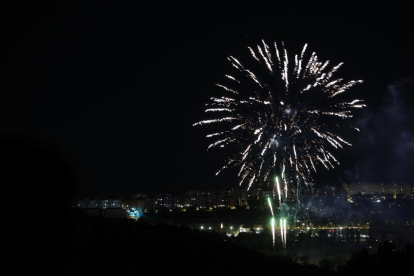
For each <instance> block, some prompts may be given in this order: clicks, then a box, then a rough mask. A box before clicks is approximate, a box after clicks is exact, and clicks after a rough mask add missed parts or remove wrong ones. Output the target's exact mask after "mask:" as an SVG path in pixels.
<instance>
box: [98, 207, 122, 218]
mask: <svg viewBox="0 0 414 276" xmlns="http://www.w3.org/2000/svg"><path fill="white" fill-rule="evenodd" d="M103 217H104V218H126V217H127V213H126V210H125V209H122V208H116V209H109V208H108V209H104V210H103Z"/></svg>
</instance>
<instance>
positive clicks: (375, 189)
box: [344, 183, 412, 197]
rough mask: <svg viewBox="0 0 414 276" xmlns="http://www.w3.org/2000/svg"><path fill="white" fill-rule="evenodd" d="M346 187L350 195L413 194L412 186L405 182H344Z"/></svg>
mask: <svg viewBox="0 0 414 276" xmlns="http://www.w3.org/2000/svg"><path fill="white" fill-rule="evenodd" d="M344 188H345V190H346V192H347V193H348V195H357V194H360V195H376V194H381V195H395V196H396V195H402V196H407V197H409V196H410V195H411V190H412V188H411V186H410V185H408V184H403V183H399V184H397V183H388V184H386V183H371V184H368V183H358V184H357V183H352V184H346V183H344Z"/></svg>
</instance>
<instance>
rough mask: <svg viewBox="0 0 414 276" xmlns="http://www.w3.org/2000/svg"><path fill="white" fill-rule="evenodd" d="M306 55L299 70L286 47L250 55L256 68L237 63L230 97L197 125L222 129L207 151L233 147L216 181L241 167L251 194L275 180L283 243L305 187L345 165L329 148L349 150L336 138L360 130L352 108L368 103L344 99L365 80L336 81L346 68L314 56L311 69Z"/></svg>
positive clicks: (298, 59) (217, 100)
mask: <svg viewBox="0 0 414 276" xmlns="http://www.w3.org/2000/svg"><path fill="white" fill-rule="evenodd" d="M280 46H281V47H280ZM306 48H307V45H306V44H305V46H304V47H303V50H302V52H301V54H300V55H295V57H294V62H289V59H288V53H287V51H286V49H285V47H284V44H283V42H282V44H281V45H277V44H276V42H275V43H274V44H273V46H272V45H271V46H269V45H267V44H266V43H265V42H264V41H262V45H257V49H256V50H255V49H253V48H250V47H249V48H248V49H249V51H250V53H251V55H252V57H253V59H252V60H251V62H250V63H249V66H245V65H243V64H242V63H241V62H240V61H239V60H238V59H236V58H235V57H232V56H230V57H229V58H228V60H229V61H230V62H231V64H232V65H233V67H234V68H235V72H234V74H232V75H226V78H227V82H226V84H217V86H218V87H220V88H222V89H224V91H225V93H226V95H224V96H222V97H212V98H211V99H210V100H211V101H210V102H209V103H207V104H206V106H207V109H206V110H205V111H206V112H209V113H210V114H212V115H211V117H212V118H210V119H208V120H203V121H200V122H198V123H195V124H194V125H204V124H216V125H217V124H219V125H217V129H218V131H217V130H216V131H215V132H214V133H211V134H208V135H207V137H208V138H212V139H215V141H214V142H213V143H211V144H210V145H209V146H208V150H209V149H211V148H215V147H219V148H224V147H232V150H231V151H228V158H227V160H226V161H225V165H224V166H223V167H222V168H221V169H220V170H219V171H218V172H217V174H219V173H220V172H221V171H222V170H224V169H226V168H229V167H240V169H239V172H238V175H239V177H240V183H239V184H240V186H242V185H247V189H250V188H251V187H252V185H263V184H265V183H267V184H269V183H271V180H272V179H275V182H274V183H272V184H273V189H274V191H275V192H277V198H278V199H279V207H280V215H281V217H282V218H283V220H281V229H283V230H282V233H281V235H282V239H284V240H286V219H285V218H284V217H285V215H287V213H288V209H289V208H288V207H287V204H286V202H287V201H288V198H289V200H290V201H295V200H296V202H297V207H298V208H297V209H296V213H297V211H298V210H299V207H300V196H299V193H300V185H301V183H302V182H304V183H305V185H307V184H308V183H310V182H311V181H312V175H311V174H312V173H311V172H312V171H314V172H316V167H317V166H318V164H321V165H323V166H324V167H325V168H326V169H328V170H329V168H334V164H335V163H336V164H339V162H338V161H337V159H336V158H335V157H334V156H333V154H332V153H331V151H330V148H336V149H337V148H342V147H343V145H344V144H345V145H350V143H348V142H347V141H345V140H344V139H343V138H341V137H340V136H339V135H338V134H337V130H340V129H342V130H343V129H344V128H353V129H356V130H358V129H357V128H355V127H353V126H349V125H348V124H346V120H345V119H347V118H350V117H352V109H353V108H362V107H364V106H365V105H364V104H363V100H361V99H355V100H346V99H344V97H343V93H344V92H345V91H346V90H348V89H349V88H351V87H353V86H354V85H356V84H358V83H362V81H361V80H358V81H353V80H352V81H348V82H343V79H341V78H336V79H333V75H334V73H335V72H336V71H337V70H338V69H339V68H340V67H341V66H342V63H340V64H338V65H336V66H333V67H332V68H330V69H329V70H328V67H330V66H329V61H326V62H320V61H319V60H318V57H317V55H316V54H315V53H312V54H311V56H310V58H309V60H308V62H307V63H305V62H304V56H305V51H306ZM249 68H250V69H249ZM358 131H359V130H358ZM277 176H280V179H281V183H279V178H278V177H277ZM273 177H276V178H273ZM296 213H295V214H296Z"/></svg>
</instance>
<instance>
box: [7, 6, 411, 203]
mask: <svg viewBox="0 0 414 276" xmlns="http://www.w3.org/2000/svg"><path fill="white" fill-rule="evenodd" d="M83 2H86V1H82V2H72V3H71V4H55V6H48V5H44V4H42V5H39V4H37V3H36V4H34V3H29V2H21V4H15V5H14V6H11V7H10V6H9V7H4V8H3V9H2V11H3V15H2V21H3V22H2V23H1V26H2V28H3V30H2V32H1V33H2V42H3V43H2V45H3V46H6V50H3V51H2V55H1V66H2V74H1V76H2V82H1V98H0V102H1V106H0V107H1V119H0V121H1V134H2V147H3V148H2V149H3V150H2V151H3V152H6V153H7V154H5V155H4V156H5V157H4V159H5V160H6V161H7V158H11V157H12V156H13V158H15V163H14V164H15V165H14V167H15V171H16V173H17V174H27V171H28V167H30V168H32V170H33V171H38V170H40V169H41V170H45V172H49V171H50V173H51V174H53V173H55V174H56V180H53V181H51V182H50V183H52V182H53V183H54V184H48V185H44V186H42V184H36V187H37V188H36V189H39V190H41V191H44V192H45V193H48V192H49V191H51V190H55V191H62V192H63V193H64V192H65V189H67V188H68V185H69V188H68V189H69V190H71V191H73V192H74V194H76V195H78V196H91V195H104V196H109V195H121V194H124V195H128V194H132V193H136V192H150V191H172V190H175V189H202V188H218V187H226V188H228V187H236V186H237V183H238V179H237V175H236V173H235V171H228V172H227V173H224V174H223V175H221V176H218V177H215V176H214V173H215V172H216V171H217V169H218V168H220V167H221V166H222V161H223V158H222V155H221V154H222V153H221V152H209V153H207V152H206V148H207V145H208V141H207V139H206V138H205V135H206V134H207V132H206V129H204V128H202V127H200V128H195V127H193V126H192V124H193V123H195V122H197V121H199V120H201V119H205V118H206V117H205V116H204V104H205V103H206V102H207V100H208V98H209V97H210V96H212V95H213V94H217V93H219V92H218V90H217V89H216V88H215V86H214V84H215V83H217V82H219V81H220V80H222V77H223V76H224V74H226V73H230V72H232V67H231V65H230V64H229V62H228V61H227V59H226V58H227V56H229V55H234V56H236V57H238V58H240V59H241V60H242V59H249V58H250V56H249V53H248V50H247V47H248V46H253V45H256V44H257V43H258V42H260V40H261V39H265V40H267V41H269V42H271V41H273V40H277V41H281V40H283V41H285V45H286V48H287V49H288V51H289V52H290V53H298V52H299V51H300V50H301V49H302V47H303V45H304V44H305V43H308V44H309V46H308V54H309V52H312V51H315V52H316V53H317V54H318V57H319V58H320V59H321V60H327V59H329V60H331V62H332V63H333V64H337V63H339V62H344V63H345V64H344V66H343V67H342V68H341V70H340V71H339V72H338V73H337V75H336V76H338V77H339V76H340V77H342V78H344V79H345V80H351V79H362V80H364V83H363V84H362V85H359V86H357V87H355V88H353V89H351V90H349V92H347V93H349V96H350V98H356V97H358V98H363V99H365V101H366V104H367V105H368V108H366V109H365V110H363V111H360V112H357V113H356V116H355V120H354V123H356V124H357V125H359V126H360V127H361V132H360V133H357V134H351V133H344V136H345V137H347V138H349V140H350V141H351V143H352V144H354V146H353V147H350V148H347V149H346V150H343V151H341V152H338V153H337V154H336V156H337V157H338V159H339V161H341V166H338V167H337V168H336V169H335V170H333V171H332V170H331V171H329V172H327V171H324V169H322V168H320V169H319V171H320V172H321V173H319V174H318V175H316V180H317V181H318V183H326V182H330V181H369V182H371V181H386V182H391V181H403V182H408V183H414V174H413V173H412V168H413V167H414V166H413V164H414V162H413V161H412V156H413V155H414V126H413V124H414V123H413V121H412V120H411V118H413V116H414V114H413V109H414V103H413V102H414V98H413V94H414V84H413V79H414V69H413V65H414V54H413V49H414V47H413V41H412V40H413V39H412V30H413V25H412V20H411V17H412V16H411V14H409V10H408V9H407V7H403V6H398V7H390V6H389V5H384V6H378V5H371V4H364V5H359V6H311V5H309V6H301V4H299V2H298V3H297V4H292V5H291V6H281V5H279V4H277V5H276V4H274V5H269V4H249V5H248V4H234V5H231V6H230V5H229V6H223V5H217V4H212V3H211V2H205V3H204V4H201V3H200V2H198V4H186V3H182V4H167V5H166V4H161V3H160V4H158V3H154V4H141V3H138V1H131V3H123V4H119V3H118V1H112V2H111V3H109V2H104V1H100V2H89V3H88V4H85V3H83ZM274 2H276V1H274ZM24 160H26V162H23V161H24ZM21 161H22V162H23V163H24V164H25V165H21V164H22V162H21ZM57 164H58V165H57ZM32 165H33V166H32ZM62 166H63V167H64V168H65V169H64V170H65V171H66V172H67V174H68V175H69V174H70V175H71V179H73V181H72V182H70V183H73V184H64V185H66V186H65V187H66V188H65V189H61V185H63V184H61V183H67V182H65V181H66V180H65V181H64V180H62V178H65V179H67V177H66V174H65V173H56V171H59V172H60V170H61V169H62ZM24 179H25V180H24V181H25V182H27V183H24V184H23V185H34V180H33V181H32V180H31V178H30V176H26V177H25V178H24ZM36 181H37V180H36ZM71 185H73V187H72V186H71ZM23 187H24V186H23Z"/></svg>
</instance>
